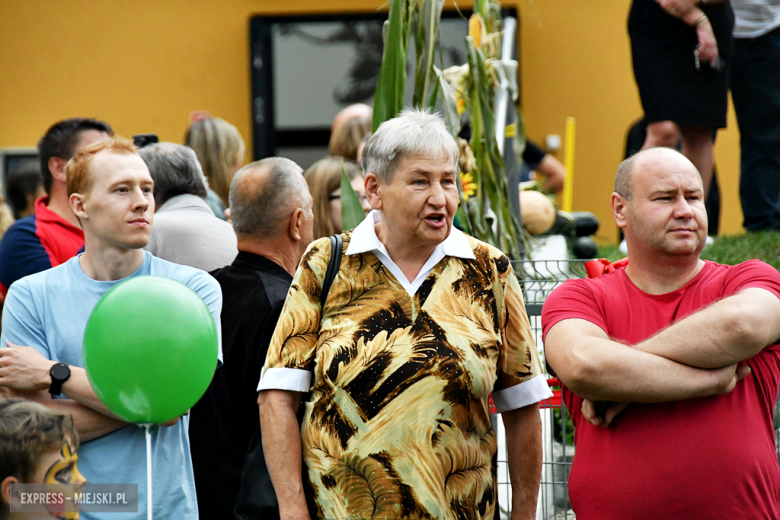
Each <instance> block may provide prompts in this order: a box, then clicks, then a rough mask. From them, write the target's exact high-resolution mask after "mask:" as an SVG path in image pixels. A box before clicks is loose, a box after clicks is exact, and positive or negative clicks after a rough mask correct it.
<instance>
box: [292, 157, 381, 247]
mask: <svg viewBox="0 0 780 520" xmlns="http://www.w3.org/2000/svg"><path fill="white" fill-rule="evenodd" d="M342 167H343V168H344V170H345V171H346V172H347V176H349V179H350V180H351V181H352V189H353V190H355V193H356V194H357V196H358V199H359V200H360V204H361V205H362V206H363V211H365V212H366V213H368V211H369V210H370V209H371V206H369V204H368V200H367V199H366V192H365V189H364V188H363V180H364V178H365V177H364V175H363V170H361V169H360V167H359V166H358V165H357V164H355V163H353V162H351V161H345V160H344V159H343V158H341V157H326V158H325V159H320V160H319V161H317V162H316V163H314V164H312V165H311V166H310V167H309V169H308V170H306V171H305V172H303V176H304V178H305V179H306V183H307V184H308V185H309V191H310V192H311V196H312V199H313V206H314V240H316V239H318V238H322V237H327V236H330V235H332V234H334V233H341V232H342V231H343V230H342V229H341V169H342Z"/></svg>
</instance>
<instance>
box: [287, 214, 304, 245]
mask: <svg viewBox="0 0 780 520" xmlns="http://www.w3.org/2000/svg"><path fill="white" fill-rule="evenodd" d="M305 224H306V215H304V214H303V210H302V209H301V208H298V209H296V210H295V211H293V214H292V216H291V217H290V229H289V233H290V237H291V238H292V239H293V240H295V241H296V242H300V241H301V240H302V239H303V233H302V231H303V226H304V225H305Z"/></svg>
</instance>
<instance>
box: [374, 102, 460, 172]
mask: <svg viewBox="0 0 780 520" xmlns="http://www.w3.org/2000/svg"><path fill="white" fill-rule="evenodd" d="M409 155H422V156H424V157H430V158H439V157H446V158H447V160H449V161H452V163H453V164H455V163H457V162H458V143H457V142H456V141H455V138H453V137H452V135H450V133H449V131H448V130H447V126H446V125H445V124H444V120H443V119H442V118H441V116H439V115H438V114H434V113H432V112H430V111H429V110H420V109H416V108H407V109H405V110H404V111H403V112H401V114H400V115H398V116H397V117H395V118H393V119H390V120H388V121H385V122H384V123H382V124H381V125H379V128H377V130H376V132H374V135H372V136H371V138H370V139H369V140H368V142H367V143H366V147H365V148H364V149H363V160H362V161H361V163H362V166H363V170H365V171H366V173H375V174H376V175H377V176H379V178H380V179H381V180H382V181H383V182H390V181H391V180H392V177H393V171H394V170H395V167H396V166H397V164H398V162H399V161H400V160H401V159H402V158H404V157H406V156H409Z"/></svg>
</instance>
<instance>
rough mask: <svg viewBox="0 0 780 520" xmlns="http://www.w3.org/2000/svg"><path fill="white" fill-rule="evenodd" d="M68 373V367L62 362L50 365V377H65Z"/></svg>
mask: <svg viewBox="0 0 780 520" xmlns="http://www.w3.org/2000/svg"><path fill="white" fill-rule="evenodd" d="M69 375H70V368H68V365H66V364H64V363H57V364H56V365H54V366H52V367H51V377H53V378H54V379H60V380H62V379H66V378H67V377H68V376H69Z"/></svg>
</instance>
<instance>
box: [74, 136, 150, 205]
mask: <svg viewBox="0 0 780 520" xmlns="http://www.w3.org/2000/svg"><path fill="white" fill-rule="evenodd" d="M103 151H107V152H111V153H118V154H133V155H138V148H137V147H136V146H135V145H134V144H133V142H132V141H131V140H129V139H125V138H124V137H112V138H111V139H107V140H105V141H100V142H98V143H92V144H91V145H89V146H85V147H84V148H82V149H81V150H79V151H78V153H77V154H76V155H74V156H73V157H72V158H71V159H70V160H69V161H68V164H66V165H65V175H66V176H67V186H68V197H70V196H71V195H73V194H74V193H86V192H87V191H89V189H90V188H91V187H92V174H91V173H90V171H89V165H90V164H92V160H93V159H94V158H95V156H96V155H97V154H98V153H100V152H103Z"/></svg>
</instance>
